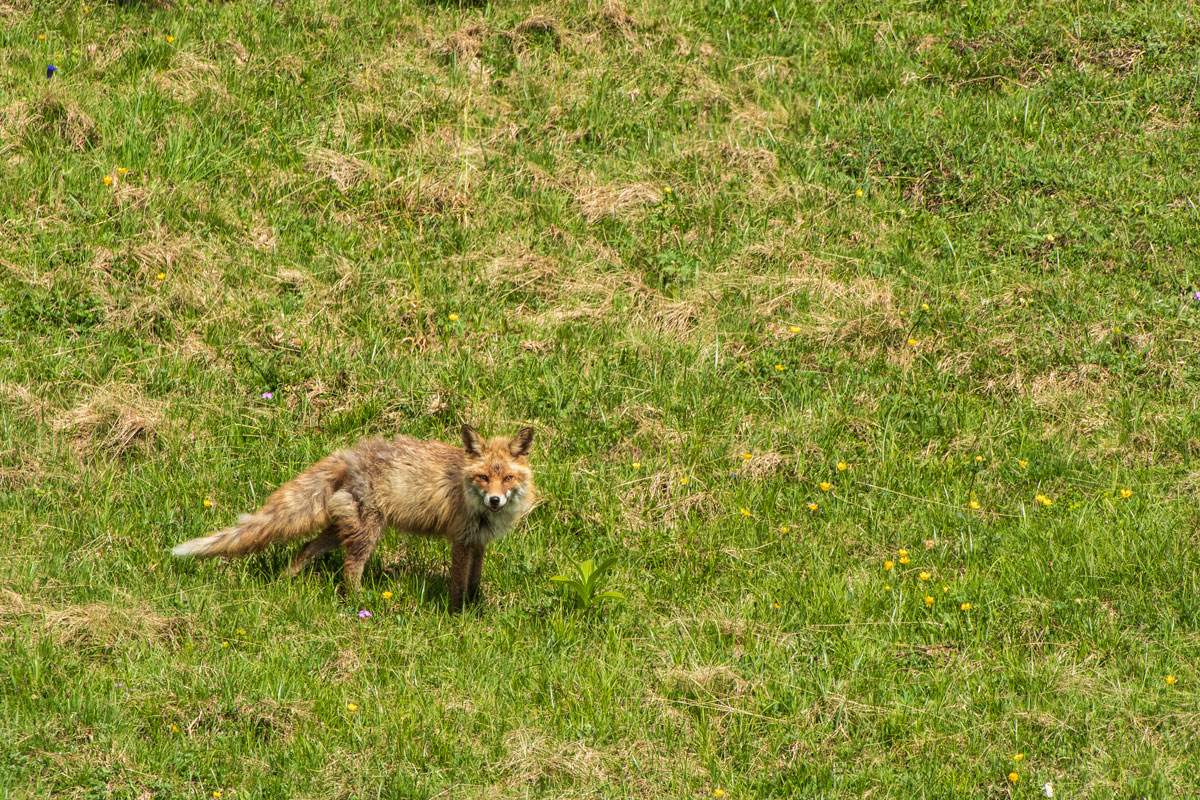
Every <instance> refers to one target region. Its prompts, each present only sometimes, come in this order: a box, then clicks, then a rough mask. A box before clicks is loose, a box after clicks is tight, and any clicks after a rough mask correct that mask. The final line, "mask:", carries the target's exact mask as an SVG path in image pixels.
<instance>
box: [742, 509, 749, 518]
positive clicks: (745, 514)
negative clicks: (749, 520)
mask: <svg viewBox="0 0 1200 800" xmlns="http://www.w3.org/2000/svg"><path fill="white" fill-rule="evenodd" d="M742 516H743V517H749V516H750V509H748V508H743V509H742Z"/></svg>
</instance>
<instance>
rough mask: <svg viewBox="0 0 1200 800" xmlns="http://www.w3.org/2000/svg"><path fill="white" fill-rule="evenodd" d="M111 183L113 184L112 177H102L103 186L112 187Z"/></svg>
mask: <svg viewBox="0 0 1200 800" xmlns="http://www.w3.org/2000/svg"><path fill="white" fill-rule="evenodd" d="M112 182H113V176H112V175H105V176H104V185H105V186H112Z"/></svg>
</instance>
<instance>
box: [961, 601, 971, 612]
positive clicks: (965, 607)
mask: <svg viewBox="0 0 1200 800" xmlns="http://www.w3.org/2000/svg"><path fill="white" fill-rule="evenodd" d="M959 609H960V610H962V611H970V610H971V604H970V603H963V604H962V605H961V606H959Z"/></svg>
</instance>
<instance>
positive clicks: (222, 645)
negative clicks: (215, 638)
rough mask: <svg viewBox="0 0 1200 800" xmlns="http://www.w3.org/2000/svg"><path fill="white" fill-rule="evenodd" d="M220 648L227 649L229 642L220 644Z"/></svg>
mask: <svg viewBox="0 0 1200 800" xmlns="http://www.w3.org/2000/svg"><path fill="white" fill-rule="evenodd" d="M221 647H229V642H221Z"/></svg>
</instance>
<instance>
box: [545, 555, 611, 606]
mask: <svg viewBox="0 0 1200 800" xmlns="http://www.w3.org/2000/svg"><path fill="white" fill-rule="evenodd" d="M616 563H617V559H616V558H614V557H612V556H610V557H608V558H605V559H603V560H602V561H600V563H599V564H597V563H596V562H595V561H594V560H593V559H590V558H589V559H588V560H586V561H581V562H579V563H577V564H575V565H574V567H575V575H555V576H554V577H553V578H551V579H550V580H552V581H554V582H555V583H565V584H566V585H567V588H568V589H570V590H571V594H570V595H569V597H570V599H571V602H572V604H573V605H574V606H575V608H577V609H579V610H580V611H587V610H588V609H589V608H591V607H592V606H594V605H595V604H596V603H598V602H600V601H601V600H625V595H623V594H621V593H620V592H618V591H616V590H614V589H606V590H605V591H598V589H599V588H600V579H601V578H602V577H603V576H604V573H606V572H608V571H609V570H610V569H612V568H613V566H614V565H615V564H616Z"/></svg>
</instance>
